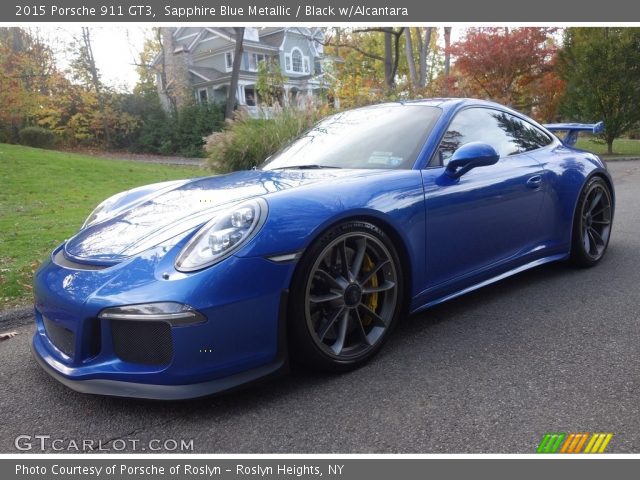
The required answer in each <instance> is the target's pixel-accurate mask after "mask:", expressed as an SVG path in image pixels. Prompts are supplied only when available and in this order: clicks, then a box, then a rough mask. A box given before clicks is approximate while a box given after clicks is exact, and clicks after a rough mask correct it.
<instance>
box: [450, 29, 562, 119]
mask: <svg viewBox="0 0 640 480" xmlns="http://www.w3.org/2000/svg"><path fill="white" fill-rule="evenodd" d="M553 31H554V29H552V28H513V29H510V28H504V27H501V28H496V27H492V28H470V29H468V30H467V32H466V35H465V37H464V38H463V39H462V40H460V41H459V42H456V43H455V44H453V45H451V47H450V48H449V49H448V50H447V51H448V52H449V53H450V54H451V55H453V56H454V57H455V58H456V62H455V68H456V70H457V72H458V74H460V75H462V76H463V77H464V80H466V82H467V85H468V87H469V89H470V90H471V93H472V94H473V95H475V96H480V97H488V98H490V99H492V100H495V101H497V102H501V103H505V104H508V105H512V106H514V107H516V108H519V109H521V110H526V111H531V110H532V108H533V107H534V101H533V100H534V95H533V92H532V91H531V86H532V85H534V84H535V81H536V80H538V79H539V78H540V77H542V76H543V75H544V74H545V73H546V72H547V71H548V70H549V69H550V68H551V67H550V66H551V61H552V59H553V55H554V52H555V47H554V45H553V42H552V39H551V33H552V32H553ZM445 63H446V61H445ZM445 69H446V66H445Z"/></svg>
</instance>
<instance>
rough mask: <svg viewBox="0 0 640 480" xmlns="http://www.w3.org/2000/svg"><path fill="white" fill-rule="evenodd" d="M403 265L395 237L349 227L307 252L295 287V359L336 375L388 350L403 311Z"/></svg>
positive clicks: (368, 227) (336, 230)
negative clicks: (394, 243) (394, 327)
mask: <svg viewBox="0 0 640 480" xmlns="http://www.w3.org/2000/svg"><path fill="white" fill-rule="evenodd" d="M402 299H403V283H402V272H401V266H400V261H399V258H398V255H397V253H396V250H395V248H394V247H393V244H392V242H391V240H390V239H389V237H388V236H387V235H386V234H385V233H384V232H383V231H382V230H381V229H379V228H378V227H376V226H375V225H373V224H371V223H367V222H347V223H344V224H341V225H339V226H337V227H335V228H333V229H331V230H330V231H328V232H327V233H325V234H324V235H323V236H322V237H320V238H319V239H318V240H317V241H315V242H314V243H313V244H312V245H311V247H309V249H308V250H307V252H306V253H305V255H304V256H303V258H302V259H301V263H300V265H299V266H298V269H297V271H296V275H295V277H294V281H293V284H292V288H291V305H290V325H289V327H290V329H289V331H290V340H291V349H292V353H293V355H294V359H295V360H299V361H300V362H302V363H303V364H305V365H306V366H309V367H312V368H315V369H320V370H330V371H344V370H349V369H353V368H356V367H358V366H360V365H362V364H363V363H364V362H366V361H367V360H369V359H370V358H371V357H372V356H373V355H375V354H376V353H377V351H378V350H379V349H380V348H381V347H382V344H383V343H384V341H385V340H386V339H387V337H388V335H389V333H390V332H391V330H392V328H393V326H394V325H395V323H396V321H397V319H398V317H399V315H400V312H401V306H402Z"/></svg>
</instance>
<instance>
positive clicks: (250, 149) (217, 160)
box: [206, 107, 327, 172]
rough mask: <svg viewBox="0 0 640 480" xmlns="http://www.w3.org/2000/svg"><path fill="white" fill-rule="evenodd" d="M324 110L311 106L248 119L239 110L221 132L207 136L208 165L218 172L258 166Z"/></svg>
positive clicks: (309, 124)
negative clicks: (267, 116)
mask: <svg viewBox="0 0 640 480" xmlns="http://www.w3.org/2000/svg"><path fill="white" fill-rule="evenodd" d="M326 113H327V111H326V110H325V109H319V108H315V107H309V108H306V109H302V110H297V109H292V108H287V109H284V110H281V111H280V112H278V113H276V114H274V115H273V117H272V118H251V117H250V116H249V115H248V114H246V113H242V112H240V113H239V114H238V115H237V116H236V118H235V119H234V120H233V121H232V122H229V124H228V126H227V128H226V129H225V130H224V131H222V132H219V133H214V134H213V135H210V136H209V137H207V139H206V142H207V143H206V150H207V152H208V153H209V166H210V167H211V168H212V169H213V170H217V171H222V172H231V171H234V170H248V169H250V168H253V167H254V166H258V165H260V164H261V163H262V162H263V161H264V160H265V159H266V158H267V157H269V156H270V155H273V154H274V153H275V152H277V151H278V150H280V149H281V148H282V147H284V146H285V145H287V144H288V143H289V142H291V140H293V139H294V138H296V137H297V136H298V135H300V134H301V133H302V132H304V131H305V130H308V129H309V128H311V127H312V126H313V125H314V124H315V123H316V122H318V120H320V119H321V118H322V117H323V116H324V115H326Z"/></svg>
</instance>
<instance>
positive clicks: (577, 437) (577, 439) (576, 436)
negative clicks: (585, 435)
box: [567, 433, 582, 453]
mask: <svg viewBox="0 0 640 480" xmlns="http://www.w3.org/2000/svg"><path fill="white" fill-rule="evenodd" d="M573 435H574V436H573V442H572V443H571V445H570V446H569V449H568V450H567V453H573V452H574V450H575V449H576V445H578V443H579V442H580V440H581V439H582V434H581V433H574V434H573Z"/></svg>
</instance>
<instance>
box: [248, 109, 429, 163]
mask: <svg viewBox="0 0 640 480" xmlns="http://www.w3.org/2000/svg"><path fill="white" fill-rule="evenodd" d="M440 113H441V110H440V109H439V108H437V107H431V106H425V105H403V104H400V103H398V104H391V105H389V104H386V105H376V106H373V107H365V108H359V109H356V110H349V111H346V112H341V113H338V114H335V115H332V116H330V117H328V118H325V119H324V120H322V121H321V122H320V123H318V124H317V125H316V126H315V127H313V128H311V130H309V131H307V132H306V133H304V134H303V135H301V136H300V137H298V138H297V139H296V140H294V141H293V142H292V143H291V144H289V145H288V146H287V147H285V148H284V149H283V150H281V151H280V152H278V153H276V154H274V155H273V156H272V157H271V158H269V159H268V160H267V161H266V162H265V163H263V164H262V166H261V167H260V168H261V169H263V170H275V169H282V168H395V169H402V168H404V169H409V168H412V167H413V165H414V163H415V161H416V159H417V157H418V154H419V153H420V149H421V148H422V146H423V145H424V142H425V141H426V139H427V137H428V135H429V134H430V133H431V129H432V128H433V126H434V124H435V122H436V120H437V119H438V117H439V116H440Z"/></svg>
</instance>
